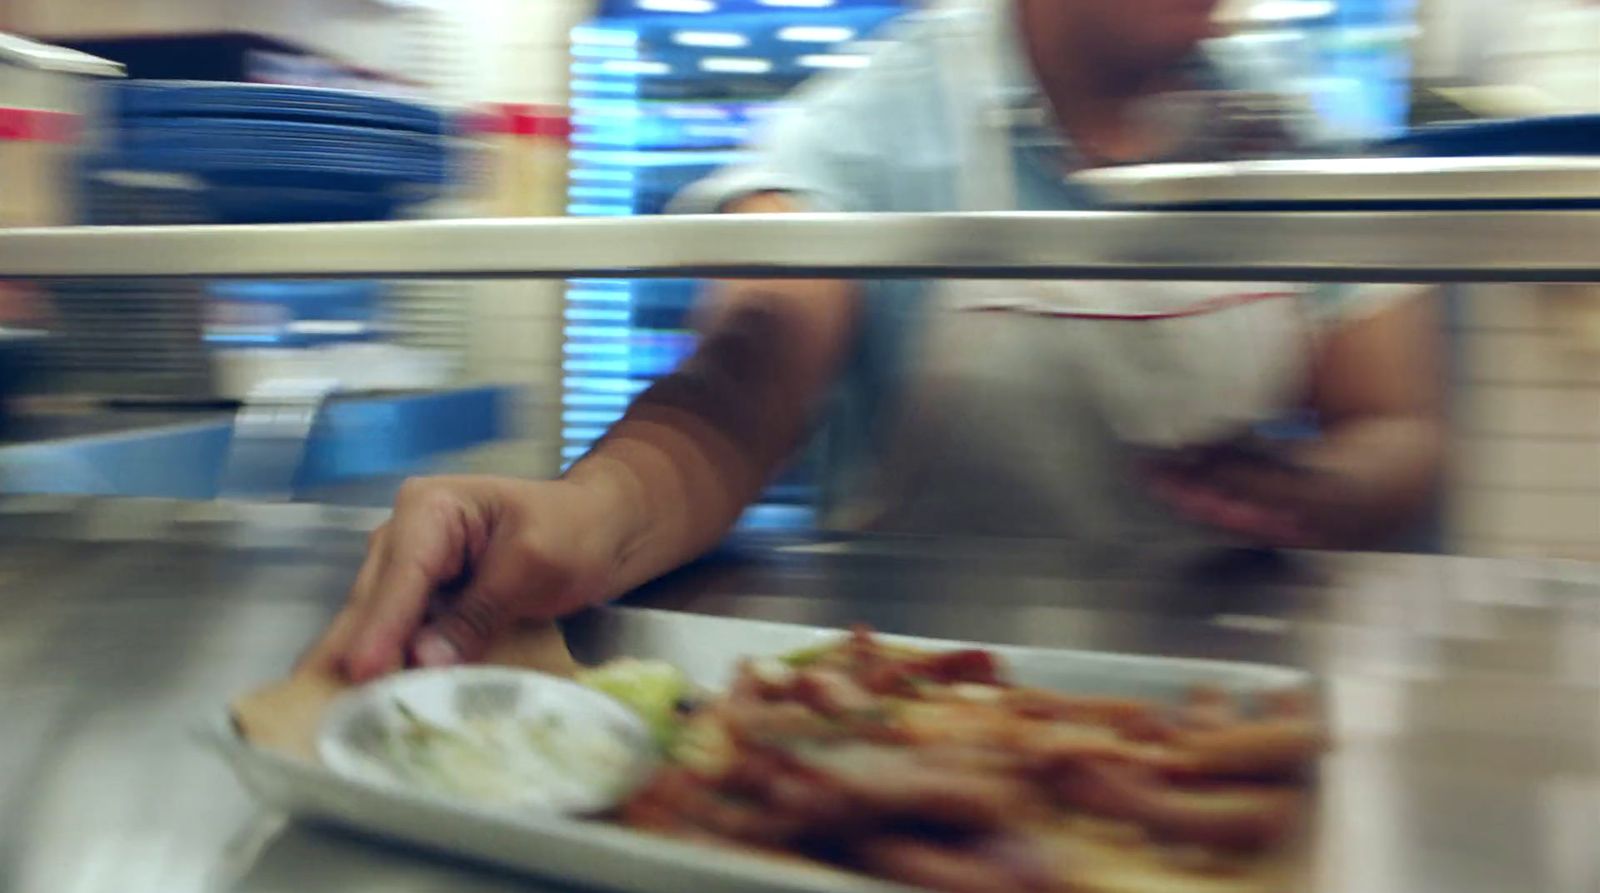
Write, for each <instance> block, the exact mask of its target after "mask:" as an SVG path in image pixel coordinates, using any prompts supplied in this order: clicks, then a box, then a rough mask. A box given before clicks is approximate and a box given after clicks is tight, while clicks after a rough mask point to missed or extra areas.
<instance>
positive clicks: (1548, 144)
mask: <svg viewBox="0 0 1600 893" xmlns="http://www.w3.org/2000/svg"><path fill="white" fill-rule="evenodd" d="M1380 148H1382V149H1387V150H1388V151H1389V152H1392V153H1394V154H1403V155H1439V156H1453V157H1464V156H1478V155H1600V115H1559V116H1553V117H1547V118H1510V119H1504V120H1498V121H1474V122H1471V123H1467V124H1438V125H1434V126H1432V127H1424V128H1421V129H1418V130H1414V131H1412V132H1410V133H1408V134H1406V135H1405V136H1402V137H1398V138H1396V139H1393V140H1390V141H1389V142H1387V143H1385V144H1383V145H1382V146H1381V147H1380Z"/></svg>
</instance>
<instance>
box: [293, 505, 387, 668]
mask: <svg viewBox="0 0 1600 893" xmlns="http://www.w3.org/2000/svg"><path fill="white" fill-rule="evenodd" d="M388 527H389V525H387V524H384V525H382V526H380V527H378V529H376V530H374V531H373V532H372V536H370V537H369V538H368V539H367V556H366V558H365V559H364V560H362V562H361V569H360V570H359V571H358V572H357V573H356V579H355V582H354V583H352V584H351V586H350V594H349V597H348V598H347V599H346V601H345V605H344V607H343V608H341V609H340V610H339V613H338V615H337V616H336V617H334V618H333V622H332V623H331V624H329V626H328V630H327V632H325V633H323V635H322V638H320V639H318V640H317V641H316V642H315V643H314V644H313V645H312V646H311V647H310V648H308V649H307V650H306V652H305V653H304V654H302V655H301V656H300V659H299V660H298V661H296V662H295V667H294V668H295V672H297V673H298V672H307V671H310V672H318V673H334V672H339V673H342V672H343V669H344V661H345V652H346V650H347V648H348V646H349V644H350V640H351V639H352V637H353V636H354V633H355V630H356V629H357V624H358V623H359V622H360V620H361V614H362V610H361V609H362V607H363V603H364V602H365V600H366V599H367V598H369V597H370V595H371V592H372V584H373V581H374V580H375V579H376V578H377V576H378V569H379V568H380V567H382V565H383V562H384V561H385V560H386V558H387V553H388V545H387V542H388Z"/></svg>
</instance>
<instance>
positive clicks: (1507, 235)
mask: <svg viewBox="0 0 1600 893" xmlns="http://www.w3.org/2000/svg"><path fill="white" fill-rule="evenodd" d="M255 276H274V277H279V276H299V277H347V278H348V277H379V278H390V279H398V278H439V279H465V278H543V279H550V278H568V277H603V276H618V277H621V276H628V277H681V276H694V277H699V276H710V277H748V278H792V277H803V276H827V277H837V278H857V279H864V278H888V277H901V278H920V277H935V276H940V277H957V278H972V279H1008V278H1030V279H1044V278H1060V279H1191V280H1195V279H1200V280H1203V279H1227V280H1257V281H1271V280H1294V281H1350V282H1438V281H1468V282H1535V281H1542V282H1549V281H1587V282H1600V210H1596V211H1388V212H1352V211H1341V212H1237V213H1234V212H1229V213H1206V212H1196V213H1177V212H1172V213H1168V212H1109V211H1098V212H1069V213H1034V214H1028V213H1003V214H794V215H727V216H685V217H625V218H598V219H597V218H589V219H577V218H565V217H551V218H523V219H497V220H445V221H416V222H398V223H346V224H285V225H272V226H170V227H61V228H55V229H31V230H24V229H14V230H0V279H59V278H108V277H109V278H128V277H179V278H215V277H255Z"/></svg>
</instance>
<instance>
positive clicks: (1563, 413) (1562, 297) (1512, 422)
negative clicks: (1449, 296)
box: [1450, 286, 1600, 560]
mask: <svg viewBox="0 0 1600 893" xmlns="http://www.w3.org/2000/svg"><path fill="white" fill-rule="evenodd" d="M1458 301H1459V303H1458V307H1457V309H1458V311H1459V312H1458V314H1457V318H1456V320H1455V323H1454V325H1455V331H1454V332H1453V334H1454V336H1455V338H1456V344H1457V348H1458V353H1457V368H1456V370H1455V373H1454V382H1453V385H1454V404H1455V411H1456V419H1455V428H1456V450H1455V453H1454V457H1453V461H1454V469H1453V472H1452V484H1453V486H1452V488H1451V492H1450V501H1451V506H1450V519H1451V524H1450V533H1451V540H1452V546H1453V548H1454V549H1455V550H1457V551H1462V552H1470V553H1476V554H1495V555H1522V556H1541V557H1564V558H1585V559H1593V560H1600V340H1596V339H1595V338H1594V337H1593V335H1590V336H1588V337H1585V336H1583V335H1582V334H1581V333H1582V329H1581V326H1580V325H1579V321H1580V315H1581V314H1585V313H1588V314H1600V289H1579V288H1571V287H1569V288H1566V289H1552V288H1550V287H1532V286H1526V287H1523V286H1469V287H1465V288H1464V289H1463V290H1462V294H1461V295H1460V297H1459V298H1458ZM1591 318H1592V317H1591Z"/></svg>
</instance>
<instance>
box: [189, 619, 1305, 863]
mask: <svg viewBox="0 0 1600 893" xmlns="http://www.w3.org/2000/svg"><path fill="white" fill-rule="evenodd" d="M840 635H843V633H842V632H841V631H839V630H829V629H824V628H821V627H815V626H800V625H795V624H786V623H769V622H763V621H755V620H740V619H736V618H729V617H707V616H704V615H696V614H684V613H679V612H671V611H658V610H651V609H642V608H626V607H612V608H602V609H599V610H596V611H593V612H589V613H587V614H585V615H583V616H582V617H581V618H579V619H578V620H577V621H576V622H574V623H573V624H572V625H571V628H570V638H571V640H572V644H573V646H574V653H575V654H576V655H577V656H578V657H579V658H580V659H582V660H585V661H589V662H595V661H603V660H609V659H611V658H615V657H624V656H631V657H638V658H644V659H656V660H664V661H667V662H668V663H671V664H673V665H675V666H677V667H678V668H679V669H681V670H683V671H684V672H685V673H686V674H687V675H688V676H689V678H690V679H691V680H692V681H693V682H694V683H696V684H697V685H702V686H705V687H708V688H712V689H721V688H724V687H725V686H726V685H727V683H728V680H729V679H730V678H731V676H732V674H733V668H734V666H735V664H736V663H737V661H738V659H739V658H740V657H743V656H749V655H757V656H759V655H778V654H782V653H785V652H787V651H791V650H794V649H797V648H804V647H807V646H810V645H815V644H817V643H819V642H822V641H825V640H827V639H830V638H833V637H837V636H840ZM883 639H884V640H885V641H888V642H894V643H899V644H906V645H915V646H921V647H925V648H930V649H945V650H948V649H952V648H962V647H973V646H972V643H961V642H950V641H942V640H937V639H919V638H912V637H906V636H884V637H883ZM978 647H986V648H989V649H990V650H992V651H993V652H994V653H995V654H996V655H998V656H999V657H1000V658H1002V659H1003V660H1005V661H1006V663H1007V665H1008V666H1009V667H1010V668H1011V670H1012V673H1013V676H1014V677H1015V678H1016V679H1017V680H1018V681H1019V682H1022V683H1024V684H1028V685H1039V686H1043V687H1047V688H1054V689H1058V690H1062V691H1071V692H1080V693H1084V694H1108V695H1125V696H1130V697H1145V698H1157V699H1163V700H1176V699H1178V698H1180V697H1182V696H1183V694H1184V693H1185V692H1187V691H1188V690H1189V689H1190V688H1191V687H1192V686H1194V685H1200V684H1205V685H1214V686H1218V687H1220V688H1223V689H1225V690H1228V691H1232V692H1237V693H1242V694H1248V693H1251V692H1260V691H1266V690H1281V689H1286V688H1310V687H1312V686H1313V685H1314V679H1313V677H1311V676H1310V675H1309V674H1307V673H1305V672H1303V671H1301V670H1295V669H1290V668H1287V667H1274V666H1265V665H1260V664H1245V663H1231V662H1225V661H1210V660H1184V659H1173V658H1159V657H1137V656H1133V655H1120V654H1101V653H1094V652H1087V651H1064V650H1054V649H1044V648H1018V647H1012V646H1003V645H1002V646H994V645H986V646H978ZM203 735H204V737H205V738H206V739H207V741H208V742H209V743H210V744H211V745H212V746H214V747H215V748H216V749H217V750H218V751H219V752H220V753H221V754H222V755H223V757H224V758H225V759H226V760H227V761H228V763H229V764H230V765H231V766H232V767H233V770H234V772H235V774H237V775H238V777H239V780H240V781H241V782H242V783H243V784H244V786H245V787H246V788H247V789H249V791H250V792H251V793H252V794H254V795H255V797H256V799H257V800H258V801H260V802H261V803H262V804H263V805H264V806H266V807H268V808H270V809H275V810H280V811H282V812H286V813H288V814H290V815H293V816H297V817H302V818H307V819H317V820H322V821H327V822H332V823H335V824H339V825H343V826H345V827H348V828H353V829H356V830H358V831H363V832H366V833H369V834H376V835H379V836H382V837H387V838H392V839H395V840H401V841H405V842H408V843H411V844H414V845H416V846H421V847H425V848H429V849H433V850H436V851H439V852H443V853H448V854H451V855H454V856H461V857H467V858H472V859H477V860H479V861H482V862H486V863H489V864H493V865H498V866H501V867H504V868H510V869H513V870H518V871H524V872H527V873H529V874H533V875H537V876H540V877H544V878H551V879H558V880H562V881H566V882H568V883H574V884H578V885H584V886H590V887H600V888H604V889H609V890H622V891H630V893H659V891H662V890H694V891H696V893H890V891H905V890H906V889H907V888H905V887H902V886H898V885H891V884H886V883H883V882H880V881H876V880H873V879H871V878H867V877H862V876H860V875H853V874H846V873H844V872H840V871H836V870H832V869H828V868H824V867H820V866H813V865H809V864H805V863H799V862H795V861H789V860H775V859H772V858H767V857H762V856H758V855H753V854H751V853H748V852H744V851H740V850H736V849H729V848H724V847H716V846H711V845H705V844H696V843H689V842H685V841H680V840H674V839H670V838H666V837H661V836H658V835H652V834H645V833H641V832H638V831H633V830H631V829H629V828H624V827H618V826H616V825H612V824H608V823H605V822H599V821H588V820H583V819H578V818H573V817H570V816H564V815H556V814H549V813H536V812H506V811H503V810H502V811H494V810H483V809H473V808H471V807H470V806H468V805H464V804H461V803H457V802H451V801H448V800H445V799H442V798H437V797H428V796H421V795H418V794H417V793H416V792H415V791H413V790H411V789H409V788H405V787H396V786H390V785H380V784H372V783H369V782H366V781H362V780H358V779H354V778H351V777H348V776H344V775H340V774H338V773H335V772H333V771H331V770H330V769H328V768H326V767H324V766H316V765H311V764H308V763H306V762H304V761H301V760H295V759H291V758H288V757H285V756H282V755H280V754H277V753H274V752H271V751H265V750H261V749H258V748H256V747H253V746H251V744H250V743H249V742H248V741H245V740H243V739H242V738H240V737H239V735H238V733H237V731H236V730H235V729H234V728H233V726H232V724H231V721H230V719H229V716H228V714H227V713H226V712H225V711H224V712H221V713H220V714H219V716H218V718H217V720H216V721H214V722H213V723H212V724H211V725H210V726H209V727H208V728H207V729H206V730H205V731H204V732H203Z"/></svg>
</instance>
